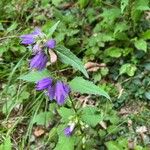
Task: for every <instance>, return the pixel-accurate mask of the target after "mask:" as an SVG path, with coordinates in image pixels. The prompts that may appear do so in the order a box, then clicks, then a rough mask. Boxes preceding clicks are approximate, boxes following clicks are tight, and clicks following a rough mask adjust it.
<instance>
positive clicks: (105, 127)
mask: <svg viewBox="0 0 150 150" xmlns="http://www.w3.org/2000/svg"><path fill="white" fill-rule="evenodd" d="M99 124H100V125H101V126H102V128H104V129H105V130H106V129H107V125H106V122H104V121H101V122H100V123H99Z"/></svg>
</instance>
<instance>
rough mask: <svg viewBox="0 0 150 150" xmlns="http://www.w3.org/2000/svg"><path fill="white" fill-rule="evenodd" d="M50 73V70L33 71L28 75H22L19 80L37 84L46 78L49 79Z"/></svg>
mask: <svg viewBox="0 0 150 150" xmlns="http://www.w3.org/2000/svg"><path fill="white" fill-rule="evenodd" d="M49 76H50V73H49V71H48V70H46V69H45V70H43V71H31V72H29V73H28V74H26V75H21V76H20V77H19V78H18V79H22V80H24V81H28V82H37V81H39V80H41V79H43V78H45V77H49Z"/></svg>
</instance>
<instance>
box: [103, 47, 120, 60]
mask: <svg viewBox="0 0 150 150" xmlns="http://www.w3.org/2000/svg"><path fill="white" fill-rule="evenodd" d="M105 54H106V55H107V56H110V57H115V58H118V57H120V56H121V54H122V49H121V48H117V47H110V48H108V49H106V50H105Z"/></svg>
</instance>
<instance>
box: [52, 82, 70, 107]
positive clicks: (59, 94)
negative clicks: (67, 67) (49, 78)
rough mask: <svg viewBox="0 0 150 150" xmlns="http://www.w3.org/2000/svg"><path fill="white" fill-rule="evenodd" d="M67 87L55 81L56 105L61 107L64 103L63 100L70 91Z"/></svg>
mask: <svg viewBox="0 0 150 150" xmlns="http://www.w3.org/2000/svg"><path fill="white" fill-rule="evenodd" d="M69 89H70V88H69V86H68V85H66V84H64V83H63V82H61V81H57V83H56V85H55V96H54V99H56V101H57V103H58V105H62V104H64V102H65V99H66V98H67V96H68V94H69V92H70V90H69Z"/></svg>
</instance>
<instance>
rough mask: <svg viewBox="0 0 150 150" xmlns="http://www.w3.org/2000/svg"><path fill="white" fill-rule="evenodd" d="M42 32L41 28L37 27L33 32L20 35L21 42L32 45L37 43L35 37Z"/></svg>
mask: <svg viewBox="0 0 150 150" xmlns="http://www.w3.org/2000/svg"><path fill="white" fill-rule="evenodd" d="M41 34H42V32H41V30H40V29H38V28H36V29H35V30H34V31H33V32H32V33H31V34H25V35H22V36H20V38H21V40H22V41H21V43H22V44H24V45H30V44H33V43H35V38H36V37H37V36H39V35H41Z"/></svg>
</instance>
